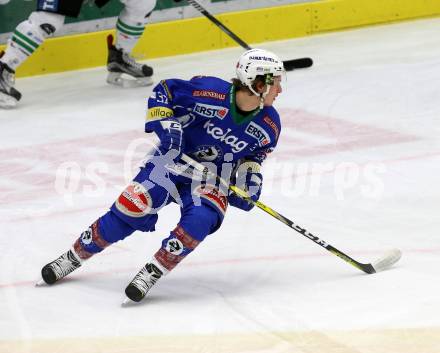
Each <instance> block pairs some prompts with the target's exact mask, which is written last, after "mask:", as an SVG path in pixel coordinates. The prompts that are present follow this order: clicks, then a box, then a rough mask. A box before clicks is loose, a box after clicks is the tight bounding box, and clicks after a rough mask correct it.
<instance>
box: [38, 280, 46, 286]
mask: <svg viewBox="0 0 440 353" xmlns="http://www.w3.org/2000/svg"><path fill="white" fill-rule="evenodd" d="M46 285H47V284H46V282H44V280H43V279H40V280H39V281H38V282H37V283H35V287H44V286H46Z"/></svg>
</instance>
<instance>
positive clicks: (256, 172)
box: [228, 161, 263, 211]
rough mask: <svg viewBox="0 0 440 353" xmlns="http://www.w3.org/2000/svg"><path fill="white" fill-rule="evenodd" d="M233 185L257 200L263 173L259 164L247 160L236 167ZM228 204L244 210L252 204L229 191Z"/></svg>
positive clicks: (261, 185) (249, 208) (248, 209)
mask: <svg viewBox="0 0 440 353" xmlns="http://www.w3.org/2000/svg"><path fill="white" fill-rule="evenodd" d="M235 186H237V187H239V188H240V189H242V190H244V191H246V192H247V193H248V195H249V197H250V198H251V199H252V200H253V201H258V199H259V198H260V194H261V189H262V187H263V175H262V174H261V173H260V165H259V164H258V163H256V162H252V161H247V162H244V163H243V164H241V165H240V168H238V171H237V176H236V180H235ZM228 201H229V204H230V205H232V206H234V207H237V208H240V209H242V210H244V211H250V210H251V209H252V208H253V207H254V205H253V204H252V203H249V202H248V201H246V200H244V199H242V198H241V197H240V196H237V195H236V194H235V193H233V192H232V193H231V194H230V195H229V197H228Z"/></svg>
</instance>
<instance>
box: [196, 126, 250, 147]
mask: <svg viewBox="0 0 440 353" xmlns="http://www.w3.org/2000/svg"><path fill="white" fill-rule="evenodd" d="M203 127H204V128H205V129H206V132H207V133H208V134H209V135H211V136H212V137H213V138H215V139H216V140H220V141H221V142H224V143H225V144H227V145H229V146H231V147H232V151H233V152H235V153H237V152H240V151H243V150H244V149H245V148H246V146H247V145H248V143H247V142H246V141H240V140H239V139H238V137H237V136H234V135H232V134H231V131H232V130H231V129H227V130H226V132H225V131H224V130H223V129H222V128H221V127H218V126H215V124H213V123H211V120H208V121H207V122H206V123H205V125H203Z"/></svg>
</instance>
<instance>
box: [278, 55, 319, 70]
mask: <svg viewBox="0 0 440 353" xmlns="http://www.w3.org/2000/svg"><path fill="white" fill-rule="evenodd" d="M283 64H284V69H285V70H286V71H292V70H296V69H305V68H307V67H310V66H312V65H313V60H312V58H300V59H292V60H285V61H283Z"/></svg>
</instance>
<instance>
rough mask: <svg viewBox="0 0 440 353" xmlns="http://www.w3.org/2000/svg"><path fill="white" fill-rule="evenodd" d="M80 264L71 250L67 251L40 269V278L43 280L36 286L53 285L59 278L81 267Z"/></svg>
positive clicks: (79, 260)
mask: <svg viewBox="0 0 440 353" xmlns="http://www.w3.org/2000/svg"><path fill="white" fill-rule="evenodd" d="M81 264H82V261H81V259H80V258H79V257H78V256H77V255H76V254H75V252H74V251H73V250H69V251H67V252H65V253H64V254H63V255H61V256H60V257H59V258H58V259H56V260H55V261H52V262H50V263H48V264H47V265H46V266H44V267H43V268H42V270H41V276H42V277H43V279H42V280H40V281H39V282H38V283H37V286H40V285H43V284H44V283H46V284H54V283H55V282H57V281H58V280H60V279H61V278H63V277H66V276H67V275H68V274H69V273H71V272H73V271H75V270H76V269H77V268H79V267H81Z"/></svg>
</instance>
